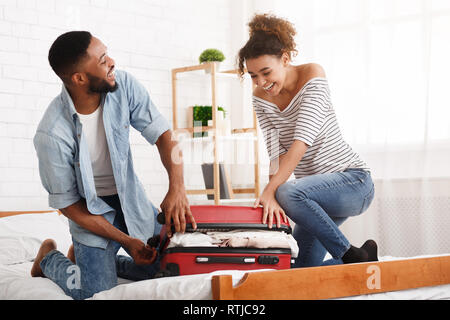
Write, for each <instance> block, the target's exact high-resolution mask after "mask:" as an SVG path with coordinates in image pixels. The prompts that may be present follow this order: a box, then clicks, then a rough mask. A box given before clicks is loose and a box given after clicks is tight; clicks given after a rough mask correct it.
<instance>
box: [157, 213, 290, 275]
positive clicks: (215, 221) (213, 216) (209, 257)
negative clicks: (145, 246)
mask: <svg viewBox="0 0 450 320" xmlns="http://www.w3.org/2000/svg"><path fill="white" fill-rule="evenodd" d="M191 212H192V215H193V216H194V219H195V222H196V223H197V230H195V231H229V230H236V229H254V230H255V229H256V230H272V231H284V232H286V233H288V234H290V233H291V232H292V229H291V227H290V225H289V223H284V222H283V223H282V224H281V226H280V228H277V226H276V223H275V224H274V226H273V227H272V229H269V228H268V225H267V224H263V223H262V216H263V211H262V208H252V207H237V206H191ZM158 221H160V223H164V215H163V214H162V213H161V214H160V215H159V216H158ZM193 231H194V230H193V228H192V224H191V222H190V221H189V220H188V221H186V232H193ZM160 239H161V242H160V246H159V253H160V255H161V271H160V272H159V273H158V275H157V277H163V276H175V275H190V274H199V273H209V272H212V271H216V270H254V269H289V268H290V267H291V250H290V249H287V248H269V249H259V248H232V247H171V248H167V246H168V244H169V242H170V239H169V238H168V237H167V235H166V229H165V227H163V228H162V230H161V234H160Z"/></svg>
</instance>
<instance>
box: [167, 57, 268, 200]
mask: <svg viewBox="0 0 450 320" xmlns="http://www.w3.org/2000/svg"><path fill="white" fill-rule="evenodd" d="M198 70H209V71H210V74H209V76H210V77H211V92H212V101H211V105H212V126H204V127H195V128H180V127H179V126H178V116H177V114H178V105H177V75H178V74H179V73H184V72H191V71H198ZM219 74H225V75H232V74H235V75H237V74H238V70H227V71H218V70H217V65H216V64H215V63H212V62H208V63H203V64H200V65H195V66H187V67H181V68H175V69H172V115H173V131H174V132H175V135H176V134H177V133H178V132H180V131H184V132H186V131H188V132H194V130H195V132H204V131H213V135H212V137H211V138H212V142H211V143H213V144H214V161H213V176H214V188H213V189H200V190H189V189H188V190H186V192H187V194H191V195H198V194H205V195H208V194H210V195H214V204H215V205H219V204H220V203H221V199H220V174H219V161H218V150H217V142H218V138H219V137H218V134H217V133H218V130H217V122H216V120H217V96H216V87H217V75H219ZM205 76H208V75H205ZM236 80H238V79H236ZM252 114H253V127H251V128H238V129H233V130H232V131H231V134H232V135H237V134H240V133H253V135H254V137H255V139H254V144H253V145H254V158H255V165H254V176H255V179H254V187H253V188H236V189H233V188H232V187H231V181H230V180H229V179H227V181H228V185H229V193H230V195H231V197H232V198H233V195H234V193H236V194H244V193H245V194H254V197H255V198H257V197H258V196H259V192H260V190H259V150H258V132H257V120H256V114H255V112H254V111H253V112H252ZM222 200H224V199H222ZM236 200H238V199H236ZM224 202H229V201H224Z"/></svg>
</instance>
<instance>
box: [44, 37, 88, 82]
mask: <svg viewBox="0 0 450 320" xmlns="http://www.w3.org/2000/svg"><path fill="white" fill-rule="evenodd" d="M91 39H92V35H91V33H90V32H88V31H70V32H67V33H64V34H62V35H60V36H59V37H58V38H57V39H56V40H55V42H53V44H52V46H51V47H50V50H49V52H48V61H49V63H50V66H51V67H52V69H53V71H55V73H56V74H57V75H58V77H60V78H61V80H62V81H63V82H68V80H69V78H70V76H71V75H72V73H73V72H75V70H76V67H77V65H78V63H79V62H80V61H81V60H82V59H83V58H85V57H87V55H88V53H87V48H88V47H89V44H90V43H91Z"/></svg>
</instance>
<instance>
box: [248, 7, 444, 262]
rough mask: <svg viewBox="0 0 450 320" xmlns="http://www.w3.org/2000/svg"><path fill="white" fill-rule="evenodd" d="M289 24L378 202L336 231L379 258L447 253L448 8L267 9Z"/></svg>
mask: <svg viewBox="0 0 450 320" xmlns="http://www.w3.org/2000/svg"><path fill="white" fill-rule="evenodd" d="M251 4H252V5H253V11H254V12H257V13H263V12H271V13H274V14H277V15H278V16H281V17H284V18H286V19H288V20H290V21H291V22H293V23H294V24H295V26H296V29H297V31H298V37H297V44H298V50H299V55H298V56H297V58H296V59H295V60H294V64H302V63H309V62H315V63H319V64H321V65H322V66H323V67H324V69H325V71H326V73H327V78H328V79H329V83H330V88H331V94H332V99H333V102H334V106H335V109H336V113H337V117H338V119H339V124H340V127H341V130H342V133H343V135H344V137H345V139H346V140H347V142H349V143H350V145H351V146H352V147H353V148H354V149H355V150H357V151H358V152H359V153H360V154H361V155H362V157H363V158H364V159H365V160H366V162H367V163H368V164H369V166H371V168H372V172H373V174H372V176H373V178H374V180H375V185H376V197H375V200H374V202H373V204H372V206H371V208H370V209H369V210H368V211H367V212H366V213H364V214H363V215H362V216H360V217H356V218H351V219H349V220H348V221H347V222H346V223H345V224H344V225H343V226H342V230H343V231H344V233H345V234H346V235H347V236H348V238H349V239H350V240H351V242H352V243H354V245H358V246H359V245H361V244H362V242H363V241H364V240H365V239H367V238H374V239H375V240H377V242H378V243H379V246H380V254H382V255H393V256H412V255H423V254H439V253H448V252H450V232H449V231H450V100H449V92H450V84H449V80H448V77H449V75H450V59H449V58H448V57H450V1H448V0H314V1H303V0H301V1H299V0H292V1H290V0H265V1H260V0H258V1H252V2H251Z"/></svg>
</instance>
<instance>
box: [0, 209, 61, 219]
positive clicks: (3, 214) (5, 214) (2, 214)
mask: <svg viewBox="0 0 450 320" xmlns="http://www.w3.org/2000/svg"><path fill="white" fill-rule="evenodd" d="M55 211H56V212H58V214H61V212H60V211H59V210H43V211H0V218H4V217H9V216H17V215H19V214H33V213H50V212H55Z"/></svg>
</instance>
